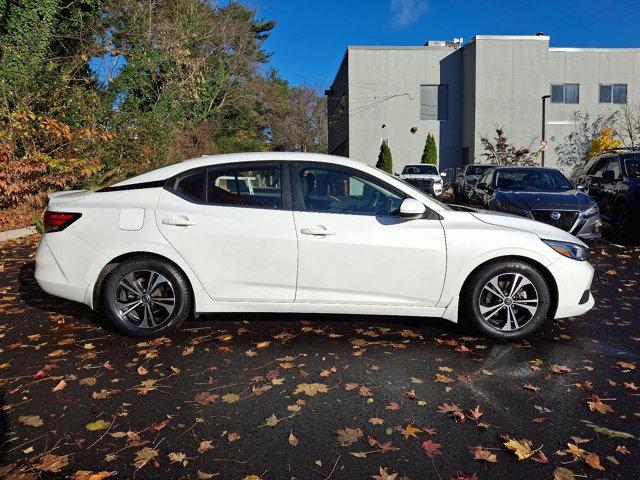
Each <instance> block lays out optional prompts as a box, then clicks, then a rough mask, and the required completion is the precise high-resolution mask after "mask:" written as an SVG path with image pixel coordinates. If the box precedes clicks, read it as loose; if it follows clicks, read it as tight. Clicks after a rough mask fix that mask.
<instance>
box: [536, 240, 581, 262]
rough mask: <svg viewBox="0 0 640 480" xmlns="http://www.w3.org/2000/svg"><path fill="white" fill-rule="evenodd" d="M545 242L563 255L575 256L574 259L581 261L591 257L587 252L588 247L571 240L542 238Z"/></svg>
mask: <svg viewBox="0 0 640 480" xmlns="http://www.w3.org/2000/svg"><path fill="white" fill-rule="evenodd" d="M542 241H543V242H544V243H546V244H547V245H549V246H550V247H551V248H553V249H554V250H555V251H556V252H558V253H559V254H560V255H562V256H563V257H567V258H573V259H574V260H579V261H581V262H584V261H586V260H587V259H588V258H589V254H588V253H587V249H586V248H584V247H583V246H582V245H577V244H575V243H570V242H558V241H556V240H542Z"/></svg>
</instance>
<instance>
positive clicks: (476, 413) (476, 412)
mask: <svg viewBox="0 0 640 480" xmlns="http://www.w3.org/2000/svg"><path fill="white" fill-rule="evenodd" d="M482 415H484V413H483V412H481V411H480V405H478V406H476V408H474V409H473V410H469V418H471V419H472V420H475V421H476V422H477V421H478V420H480V417H481V416H482Z"/></svg>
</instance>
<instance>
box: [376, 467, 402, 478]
mask: <svg viewBox="0 0 640 480" xmlns="http://www.w3.org/2000/svg"><path fill="white" fill-rule="evenodd" d="M379 472H380V474H379V475H373V476H372V477H371V478H373V480H396V477H397V476H398V474H397V473H389V472H388V471H387V469H386V468H382V467H380V470H379Z"/></svg>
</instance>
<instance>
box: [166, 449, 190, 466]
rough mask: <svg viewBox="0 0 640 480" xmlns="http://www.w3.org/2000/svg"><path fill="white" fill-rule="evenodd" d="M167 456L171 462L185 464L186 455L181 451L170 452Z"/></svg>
mask: <svg viewBox="0 0 640 480" xmlns="http://www.w3.org/2000/svg"><path fill="white" fill-rule="evenodd" d="M167 457H168V458H169V461H170V462H171V463H181V464H182V466H183V467H184V466H185V465H186V464H187V456H186V455H185V454H184V453H182V452H171V453H170V454H169V455H167Z"/></svg>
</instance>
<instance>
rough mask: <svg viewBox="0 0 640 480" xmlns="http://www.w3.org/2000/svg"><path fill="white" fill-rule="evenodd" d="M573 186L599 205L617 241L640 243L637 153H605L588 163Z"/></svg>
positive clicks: (603, 217) (638, 166) (638, 159)
mask: <svg viewBox="0 0 640 480" xmlns="http://www.w3.org/2000/svg"><path fill="white" fill-rule="evenodd" d="M576 185H577V188H580V189H583V190H584V191H585V192H587V193H588V194H589V195H590V196H591V197H592V198H593V199H594V200H595V201H596V202H597V203H598V206H599V207H600V212H601V214H602V219H603V221H604V222H605V224H608V225H610V226H611V227H612V229H613V232H614V234H615V236H616V237H617V238H619V239H620V240H622V241H624V242H634V241H638V240H640V151H637V150H629V151H624V150H620V151H616V152H607V153H605V154H603V155H599V156H597V157H595V158H593V159H591V160H590V161H589V163H587V164H586V165H585V166H584V168H583V169H582V172H581V174H580V175H579V176H578V179H577V183H576Z"/></svg>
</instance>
